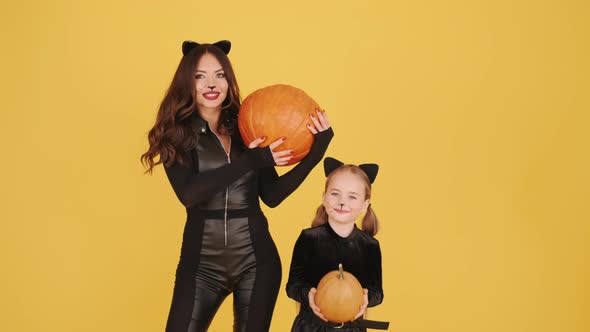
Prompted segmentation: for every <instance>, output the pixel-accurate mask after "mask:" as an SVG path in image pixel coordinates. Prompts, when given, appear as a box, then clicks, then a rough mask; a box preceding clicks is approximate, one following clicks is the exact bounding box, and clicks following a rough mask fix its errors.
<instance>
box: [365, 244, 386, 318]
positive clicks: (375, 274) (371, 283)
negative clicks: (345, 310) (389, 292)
mask: <svg viewBox="0 0 590 332" xmlns="http://www.w3.org/2000/svg"><path fill="white" fill-rule="evenodd" d="M367 261H368V267H367V268H368V271H370V273H369V278H370V279H369V280H368V282H367V289H368V290H369V294H368V296H369V304H368V306H369V307H374V306H376V305H378V304H380V303H381V302H383V286H382V274H381V248H380V247H379V242H377V240H375V244H374V245H371V248H370V250H369V256H368V257H367Z"/></svg>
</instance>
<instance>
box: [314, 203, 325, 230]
mask: <svg viewBox="0 0 590 332" xmlns="http://www.w3.org/2000/svg"><path fill="white" fill-rule="evenodd" d="M326 222H328V212H326V208H325V207H324V205H323V204H322V205H320V206H319V207H318V208H317V210H316V212H315V217H314V218H313V221H312V222H311V227H316V226H320V225H323V224H325V223H326Z"/></svg>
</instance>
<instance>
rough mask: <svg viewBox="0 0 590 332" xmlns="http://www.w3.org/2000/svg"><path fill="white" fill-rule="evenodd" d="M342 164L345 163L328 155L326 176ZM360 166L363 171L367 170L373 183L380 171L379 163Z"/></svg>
mask: <svg viewBox="0 0 590 332" xmlns="http://www.w3.org/2000/svg"><path fill="white" fill-rule="evenodd" d="M340 166H344V163H343V162H341V161H339V160H337V159H334V158H332V157H326V158H325V159H324V173H325V174H326V177H327V176H328V175H330V173H332V172H333V171H335V170H336V169H337V168H338V167H340ZM358 168H360V169H361V170H362V171H363V172H365V174H367V177H368V178H369V182H370V183H371V184H372V183H373V181H375V178H376V177H377V172H379V165H377V164H360V165H358Z"/></svg>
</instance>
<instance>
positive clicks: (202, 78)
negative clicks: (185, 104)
mask: <svg viewBox="0 0 590 332" xmlns="http://www.w3.org/2000/svg"><path fill="white" fill-rule="evenodd" d="M195 88H196V95H197V106H198V108H199V110H200V111H205V110H217V111H219V110H220V109H221V103H223V101H224V100H225V97H226V96H227V88H228V84H227V80H226V78H225V72H224V71H223V67H221V64H220V63H219V61H218V60H217V58H215V56H214V55H213V54H210V53H205V54H203V56H202V57H201V59H200V60H199V63H198V64H197V68H196V71H195Z"/></svg>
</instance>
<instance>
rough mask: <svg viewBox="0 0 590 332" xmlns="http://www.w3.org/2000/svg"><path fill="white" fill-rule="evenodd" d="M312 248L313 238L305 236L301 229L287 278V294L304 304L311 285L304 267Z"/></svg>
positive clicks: (307, 300)
mask: <svg viewBox="0 0 590 332" xmlns="http://www.w3.org/2000/svg"><path fill="white" fill-rule="evenodd" d="M312 250H313V239H311V238H309V237H306V236H305V234H304V233H303V231H302V232H301V234H300V235H299V238H297V242H295V247H294V248H293V257H292V258H291V268H290V269H289V280H288V281H287V287H286V289H287V296H289V297H290V298H292V299H293V300H295V301H297V302H299V303H301V304H305V303H308V302H309V298H308V295H309V290H310V289H311V288H312V287H313V285H311V284H310V283H309V282H308V281H307V280H306V278H305V267H306V265H308V262H309V257H310V256H309V255H310V253H311V252H312Z"/></svg>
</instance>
